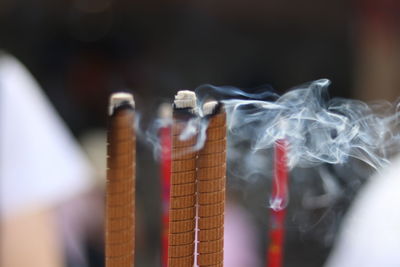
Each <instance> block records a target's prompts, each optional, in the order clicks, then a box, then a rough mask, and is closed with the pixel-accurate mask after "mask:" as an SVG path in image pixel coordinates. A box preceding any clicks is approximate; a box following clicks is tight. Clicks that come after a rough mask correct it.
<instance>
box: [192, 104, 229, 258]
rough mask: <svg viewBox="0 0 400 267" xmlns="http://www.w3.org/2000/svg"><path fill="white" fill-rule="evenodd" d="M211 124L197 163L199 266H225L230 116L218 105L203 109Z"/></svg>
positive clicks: (207, 105) (206, 105) (209, 105)
mask: <svg viewBox="0 0 400 267" xmlns="http://www.w3.org/2000/svg"><path fill="white" fill-rule="evenodd" d="M203 112H204V115H205V117H206V118H207V119H208V120H209V124H208V127H207V131H206V136H207V137H206V138H207V139H206V141H205V144H204V147H203V148H202V149H201V150H200V151H199V156H198V160H197V179H198V183H197V192H198V230H199V232H198V242H199V243H198V248H197V252H198V256H197V264H198V266H223V257H224V212H225V187H226V113H225V112H224V110H223V109H222V108H221V106H220V105H219V104H218V102H216V101H212V102H208V103H206V104H205V105H204V107H203Z"/></svg>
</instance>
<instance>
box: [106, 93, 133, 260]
mask: <svg viewBox="0 0 400 267" xmlns="http://www.w3.org/2000/svg"><path fill="white" fill-rule="evenodd" d="M117 100H119V99H117ZM111 103H112V102H111ZM112 104H115V103H112ZM110 114H111V116H110V118H109V130H108V159H107V167H108V170H107V189H106V190H107V193H106V220H105V253H106V257H105V260H106V262H105V265H106V267H132V266H134V259H135V170H136V164H135V161H136V160H135V159H136V137H135V131H134V128H133V124H134V116H135V112H134V109H133V107H132V105H131V103H129V102H127V103H126V104H124V103H117V104H115V106H114V107H111V112H110Z"/></svg>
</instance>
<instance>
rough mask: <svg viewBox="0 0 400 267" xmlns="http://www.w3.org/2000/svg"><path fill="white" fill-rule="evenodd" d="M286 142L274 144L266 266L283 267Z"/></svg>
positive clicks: (286, 188) (286, 189) (286, 184)
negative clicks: (273, 168)
mask: <svg viewBox="0 0 400 267" xmlns="http://www.w3.org/2000/svg"><path fill="white" fill-rule="evenodd" d="M286 150H287V144H286V140H284V139H281V140H278V141H277V142H276V144H275V163H274V165H275V170H274V180H273V185H272V197H271V199H272V201H271V202H272V203H271V208H272V209H271V214H270V216H271V219H270V221H271V226H270V227H271V228H270V233H269V239H270V244H269V247H268V252H267V266H268V267H281V266H283V245H284V239H285V215H286V209H285V205H286V202H287V197H288V196H287V194H288V178H287V176H288V173H287V158H286V157H287V155H286V153H287V151H286Z"/></svg>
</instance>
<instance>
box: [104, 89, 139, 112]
mask: <svg viewBox="0 0 400 267" xmlns="http://www.w3.org/2000/svg"><path fill="white" fill-rule="evenodd" d="M122 105H130V106H131V107H132V108H134V107H135V100H134V99H133V95H132V94H130V93H123V92H120V93H114V94H112V95H111V97H110V105H109V109H108V114H109V115H112V114H113V113H114V110H115V109H116V108H118V107H120V106H122Z"/></svg>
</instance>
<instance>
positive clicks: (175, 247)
mask: <svg viewBox="0 0 400 267" xmlns="http://www.w3.org/2000/svg"><path fill="white" fill-rule="evenodd" d="M192 116H193V115H191V113H190V112H189V110H187V109H186V110H185V109H184V110H181V109H175V110H174V114H173V119H174V123H173V126H172V151H171V158H172V162H171V191H170V209H169V244H168V266H169V267H192V266H193V263H194V241H195V224H196V223H195V218H196V157H197V152H195V151H194V145H195V144H196V141H197V136H192V137H190V138H189V139H188V140H181V138H180V135H181V133H182V131H183V130H184V129H185V127H186V126H187V122H188V120H189V119H190V118H191V117H192Z"/></svg>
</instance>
